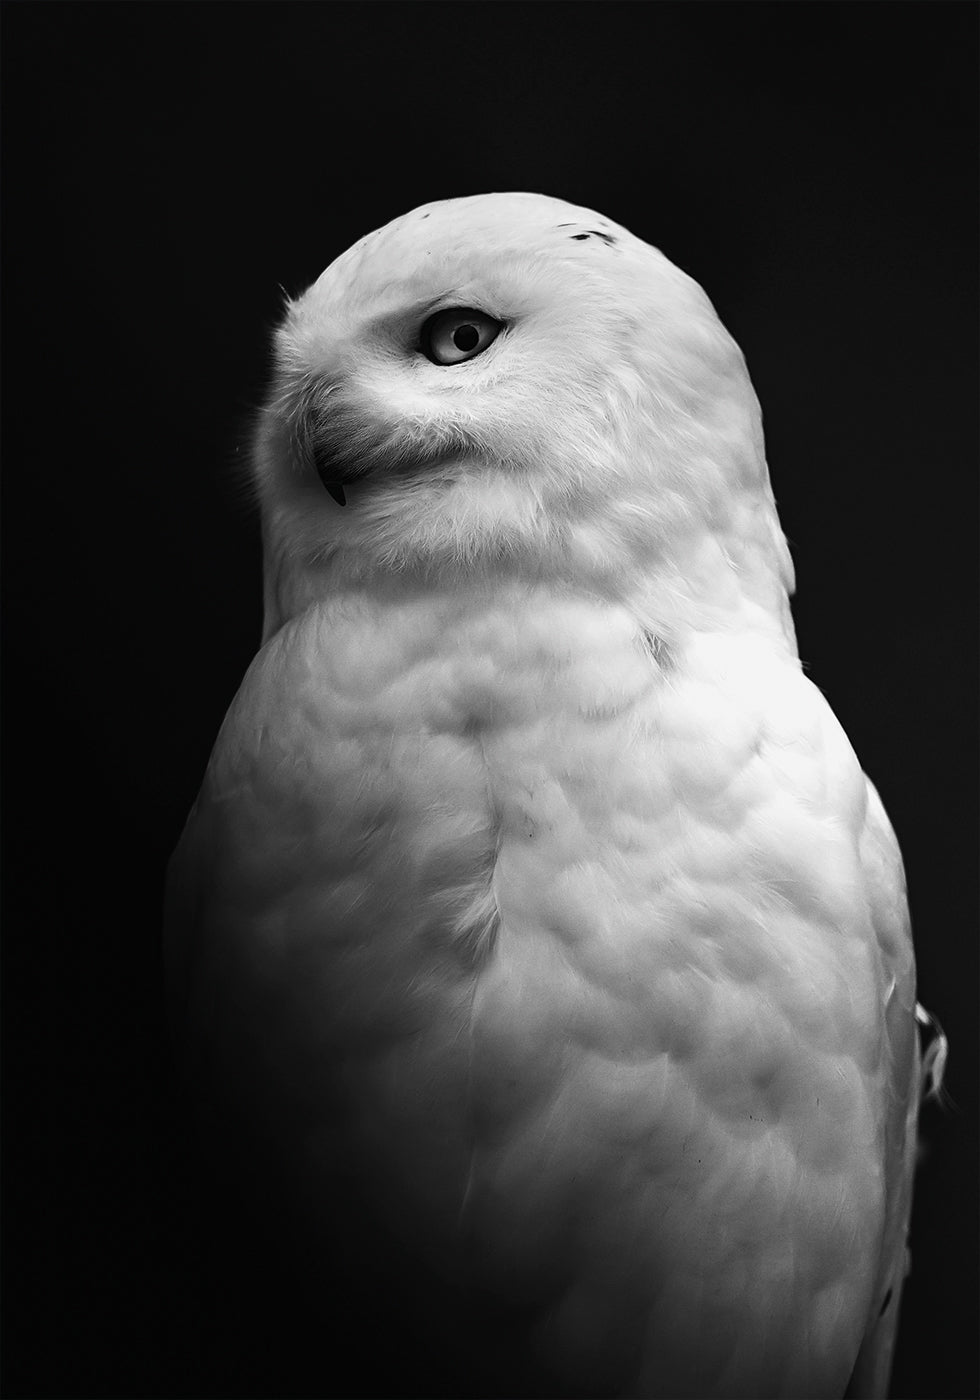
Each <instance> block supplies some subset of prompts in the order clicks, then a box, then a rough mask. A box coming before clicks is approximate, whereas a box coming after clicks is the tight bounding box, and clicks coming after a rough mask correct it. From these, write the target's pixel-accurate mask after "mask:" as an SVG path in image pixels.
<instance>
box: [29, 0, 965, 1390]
mask: <svg viewBox="0 0 980 1400" xmlns="http://www.w3.org/2000/svg"><path fill="white" fill-rule="evenodd" d="M3 29H4V36H3V37H4V43H3V67H4V73H3V84H4V113H3V130H4V143H5V167H4V168H5V175H4V231H5V232H4V297H5V313H6V314H5V341H4V420H5V421H4V434H5V437H4V446H5V452H4V467H5V472H4V476H5V498H6V512H5V520H6V537H7V542H6V550H5V563H6V615H7V650H6V668H5V679H6V701H5V718H6V722H5V727H4V728H5V745H6V760H5V778H6V801H5V822H4V826H5V833H6V860H5V890H6V901H7V914H6V921H5V944H4V947H5V951H4V979H3V990H4V1031H5V1037H6V1047H7V1048H6V1054H5V1073H6V1080H5V1083H6V1087H5V1112H6V1131H5V1141H4V1148H5V1153H4V1156H5V1173H4V1181H5V1197H4V1224H5V1233H6V1250H5V1259H6V1276H5V1277H6V1282H5V1289H4V1299H5V1319H6V1320H5V1353H6V1383H5V1387H4V1389H5V1393H6V1394H7V1395H9V1396H14V1397H16V1396H68V1397H74V1396H127V1395H139V1396H144V1395H145V1396H168V1395H175V1396H177V1395H179V1396H190V1395H195V1394H200V1395H211V1394H237V1393H243V1391H244V1390H245V1389H246V1388H247V1384H246V1381H244V1380H243V1378H242V1374H241V1373H240V1371H238V1372H236V1369H235V1361H234V1359H233V1358H234V1353H235V1341H234V1332H235V1326H234V1317H232V1318H231V1319H230V1320H229V1316H228V1314H229V1309H230V1305H229V1304H228V1303H227V1298H228V1297H229V1296H232V1294H231V1293H230V1292H229V1289H230V1278H229V1275H230V1274H231V1273H232V1272H233V1269H232V1268H231V1266H228V1267H225V1266H224V1265H223V1263H222V1261H221V1259H220V1258H219V1260H218V1261H217V1263H216V1262H215V1261H214V1260H211V1261H210V1262H209V1255H208V1251H207V1248H206V1246H205V1243H204V1241H205V1239H206V1231H205V1228H204V1227H205V1226H206V1224H207V1221H208V1218H209V1207H208V1206H207V1205H202V1198H201V1196H200V1194H199V1190H198V1188H197V1186H196V1185H195V1170H194V1159H193V1153H192V1150H191V1148H190V1147H189V1141H188V1136H187V1134H186V1131H185V1129H184V1127H183V1119H182V1117H181V1110H180V1105H179V1101H178V1099H177V1096H176V1094H175V1091H174V1088H173V1085H172V1081H171V1078H170V1073H169V1069H168V1059H167V1051H166V1045H165V1038H164V1033H163V1019H162V1013H161V1005H160V974H159V956H160V954H159V935H158V927H159V906H160V893H161V882H162V878H163V871H164V865H165V862H166V859H167V856H168V853H169V851H170V850H171V848H172V846H173V844H174V842H175V840H176V838H177V835H178V833H179V830H180V827H181V823H182V821H183V818H184V814H185V812H186V810H187V808H188V806H189V804H190V802H191V800H192V799H193V797H194V794H195V790H196V787H197V784H198V782H199V780H200V777H201V774H202V771H203V768H204V765H205V762H206V759H207V756H208V752H209V749H210V745H211V743H212V740H213V738H214V735H215V733H216V731H217V727H218V724H219V722H220V720H221V717H222V714H223V712H224V709H225V707H226V705H227V703H228V701H229V700H230V698H231V696H232V694H233V692H234V690H235V688H236V685H237V683H238V681H239V679H240V677H241V675H242V672H243V670H244V668H245V666H246V664H247V662H248V661H249V659H250V657H251V655H252V654H253V651H254V649H255V647H256V642H257V638H258V635H259V614H260V589H259V547H258V540H257V530H256V521H255V519H254V517H253V515H252V514H251V512H250V509H249V508H248V506H247V504H246V503H245V502H244V500H243V496H242V493H241V491H240V488H239V484H238V480H239V478H238V476H237V474H236V473H237V472H238V463H240V460H241V457H240V443H241V441H242V437H243V432H244V429H245V426H246V425H247V421H248V414H249V410H250V407H251V406H252V405H253V404H255V403H256V402H257V400H258V399H259V397H260V396H261V393H262V389H263V384H264V382H265V376H266V369H267V344H268V333H269V329H270V327H271V325H272V324H273V322H274V320H275V318H276V315H277V309H278V306H279V301H280V291H279V284H283V286H285V287H286V288H287V289H288V290H289V291H291V292H296V291H298V290H299V289H301V288H302V287H303V286H304V285H305V284H306V283H307V282H309V281H310V280H312V279H313V278H314V277H315V275H316V274H318V273H319V271H320V270H321V269H322V268H323V267H324V266H325V265H326V264H327V263H328V262H329V261H330V260H331V259H332V258H333V257H334V256H335V255H336V254H338V253H339V252H341V251H342V250H343V249H344V248H345V247H346V246H347V245H348V244H349V243H351V242H352V241H353V240H354V239H356V238H357V237H359V236H360V235H361V234H362V233H364V232H366V231H367V230H369V229H371V228H374V227H376V226H378V225H379V224H382V223H384V222H386V221H387V220H388V219H389V218H391V217H393V216H395V215H397V214H399V213H402V212H403V211H405V210H407V209H409V208H411V207H413V206H414V205H417V204H420V203H422V202H424V201H426V200H430V199H433V198H439V197H445V196H451V195H458V194H467V193H474V192H480V191H488V190H509V189H530V190H538V191H543V192H546V193H552V194H555V195H559V196H562V197H564V198H567V199H569V200H572V201H575V202H579V203H583V204H587V205H590V206H593V207H595V208H597V209H599V210H601V211H602V212H604V213H606V214H607V215H609V216H610V217H612V218H614V219H616V220H618V221H620V222H622V223H624V224H626V225H627V226H628V227H629V228H631V229H633V230H634V231H635V232H636V233H637V234H639V235H640V236H641V237H643V238H645V239H648V240H649V241H651V242H654V243H656V244H657V245H658V246H660V247H661V248H662V249H663V250H664V251H665V252H666V253H667V254H668V255H669V256H670V257H671V258H672V259H673V260H674V261H676V262H678V263H679V264H680V265H681V266H682V267H684V268H685V269H686V270H688V271H689V272H691V273H692V274H693V275H694V276H695V277H696V278H697V279H698V280H699V281H700V282H702V284H703V285H704V286H705V288H706V289H707V290H708V293H709V295H710V296H711V297H712V299H713V300H714V302H715V304H716V305H717V307H718V309H719V311H720V313H721V315H722V318H723V319H724V320H725V322H726V323H727V325H728V326H729V328H730V329H731V330H732V332H733V333H734V335H735V336H736V338H737V339H738V340H739V342H740V343H741V345H742V346H743V348H744V350H745V352H746V354H747V357H748V362H749V367H750V369H751V372H752V375H753V378H754V381H755V385H756V388H757V389H758V391H759V395H760V398H761V400H762V404H763V408H764V412H765V421H766V428H767V438H768V447H769V458H770V464H771V468H772V476H773V481H774V486H775V491H776V496H777V499H778V501H779V504H780V508H781V514H782V520H783V524H784V527H785V529H786V531H787V533H788V535H789V537H790V539H791V542H792V544H793V549H794V555H795V559H796V564H797V571H798V577H799V598H798V603H797V606H796V616H797V620H798V626H799V635H800V644H801V652H802V655H803V657H804V658H805V661H806V663H807V666H808V669H809V673H810V674H811V676H812V677H813V678H814V679H815V680H816V682H817V683H818V684H819V685H820V686H821V688H822V689H823V690H824V691H825V693H826V694H827V696H828V697H829V699H830V701H831V703H832V704H833V706H834V708H835V709H836V711H837V713H838V715H839V716H840V718H841V720H842V722H843V723H844V725H845V727H846V729H847V730H848V732H849V734H850V735H851V738H852V739H853V741H854V744H855V747H856V748H857V750H858V752H859V754H860V755H861V757H862V760H863V762H864V765H865V767H866V768H867V770H868V771H869V772H870V774H871V775H872V777H873V778H874V779H875V781H876V782H877V783H878V785H879V787H880V789H881V792H882V794H883V797H884V799H885V803H886V805H887V807H888V809H889V812H890V814H891V816H892V818H893V821H894V823H895V826H896V828H897V830H898V832H899V834H900V837H901V841H902V845H903V848H904V852H905V857H906V862H907V867H908V876H909V883H910V892H911V902H912V910H913V917H914V921H915V928H916V939H917V947H918V959H919V968H920V991H921V996H922V998H923V1000H924V1001H925V1002H926V1003H927V1004H928V1005H929V1006H930V1007H931V1008H933V1010H934V1011H936V1012H937V1013H938V1015H939V1016H940V1017H941V1018H942V1019H943V1021H944V1022H945V1024H946V1028H947V1030H948V1031H949V1034H950V1039H951V1043H952V1053H951V1061H950V1068H949V1078H948V1087H949V1090H950V1093H951V1095H952V1098H953V1101H954V1103H953V1106H952V1107H951V1108H950V1109H949V1111H948V1112H946V1113H945V1114H943V1113H941V1112H939V1111H931V1112H929V1113H928V1114H927V1117H926V1120H925V1126H926V1134H927V1138H928V1144H929V1146H928V1151H927V1155H926V1160H925V1163H924V1166H923V1169H922V1172H921V1175H920V1180H919V1185H918V1200H917V1208H916V1214H915V1220H914V1229H913V1253H914V1268H913V1272H912V1275H911V1278H910V1280H909V1283H908V1287H907V1293H906V1302H905V1307H904V1325H903V1330H902V1335H901V1344H900V1348H899V1353H898V1362H897V1367H896V1373H895V1382H894V1393H895V1394H896V1395H898V1396H927V1395H928V1396H975V1395H976V1394H977V1393H978V1380H977V1372H976V1318H977V1308H976V1305H977V1297H976V1242H977V1218H976V1194H977V1193H976V1165H977V1157H976V1146H977V1097H976V1064H977V1055H976V1049H977V1046H976V1025H977V1015H976V989H977V946H978V937H977V934H978V924H977V913H976V901H975V892H976V877H975V861H976V849H977V846H976V837H977V832H976V823H975V804H974V779H975V774H976V767H977V765H976V758H977V754H976V743H975V739H976V703H975V702H976V694H975V679H976V675H975V655H976V640H977V630H976V620H977V619H976V597H977V580H976V567H975V566H976V553H977V551H976V544H975V521H976V496H975V448H976V434H975V406H976V395H975V375H976V348H977V347H976V304H977V303H976V240H975V210H976V192H977V191H976V155H977V151H976V144H977V143H976V104H975V95H976V94H975V79H974V70H975V65H976V29H977V14H976V9H975V7H974V6H973V5H972V4H940V3H926V4H918V3H907V4H888V3H885V4H846V5H845V4H841V5H837V4H816V5H813V4H797V5H769V4H749V5H745V4H726V5H721V6H718V5H715V4H688V5H678V4H654V5H643V4H629V5H617V4H605V5H598V4H594V5H593V4H576V5H564V4H535V5H520V4H491V5H484V4H473V5H466V4H455V5H451V4H436V5H420V4H400V5H394V6H390V5H387V4H362V5H357V4H354V5H345V4H337V5H316V4H308V5H307V4H300V5H293V4H278V5H264V4H249V5H237V4H165V5H159V4H137V3H133V4H126V5H117V4H97V5H93V4H73V5H69V6H63V5H60V4H18V3H7V4H6V5H5V7H4V10H3ZM223 1270H224V1272H223ZM222 1329H224V1332H222ZM222 1335H224V1336H225V1339H226V1340H225V1343H224V1344H221V1343H220V1341H218V1340H216V1338H220V1336H222ZM229 1336H230V1337H231V1339H232V1340H231V1342H230V1344H229V1343H228V1340H227V1339H228V1337H229ZM246 1340H247V1339H242V1344H243V1346H245V1345H246ZM372 1344H376V1345H382V1344H383V1342H382V1341H381V1340H380V1339H376V1340H375V1342H373V1343H372ZM230 1357H231V1358H232V1359H229V1358H230ZM269 1374H272V1375H273V1376H274V1375H275V1372H274V1369H273V1371H271V1372H270V1373H269ZM262 1375H263V1373H262V1372H261V1368H260V1370H259V1371H258V1372H255V1373H254V1376H257V1377H259V1378H258V1379H255V1378H254V1376H253V1381H252V1382H251V1384H252V1385H253V1387H257V1388H258V1389H260V1390H261V1389H262V1388H264V1387H269V1388H270V1389H271V1387H272V1386H273V1384H274V1381H269V1380H268V1379H266V1380H263V1379H262V1378H261V1377H262ZM311 1384H313V1385H314V1386H315V1384H316V1382H313V1381H311Z"/></svg>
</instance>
